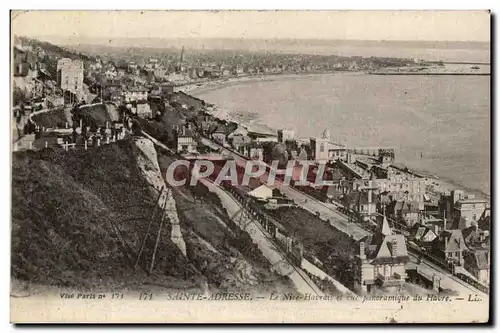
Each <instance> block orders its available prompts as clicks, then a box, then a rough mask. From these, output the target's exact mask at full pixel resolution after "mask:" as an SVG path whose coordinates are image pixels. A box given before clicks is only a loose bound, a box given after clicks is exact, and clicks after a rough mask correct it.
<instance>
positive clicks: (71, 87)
mask: <svg viewBox="0 0 500 333" xmlns="http://www.w3.org/2000/svg"><path fill="white" fill-rule="evenodd" d="M57 82H58V84H59V87H60V88H61V89H62V90H66V91H70V92H72V93H74V94H75V95H77V96H78V98H82V97H83V62H82V61H81V60H71V59H69V58H62V59H59V60H58V61H57Z"/></svg>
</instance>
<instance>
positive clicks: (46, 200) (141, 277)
mask: <svg viewBox="0 0 500 333" xmlns="http://www.w3.org/2000/svg"><path fill="white" fill-rule="evenodd" d="M136 149H137V148H136V147H135V146H134V145H133V143H132V142H131V141H130V140H128V141H122V142H118V143H116V144H113V145H107V146H105V147H102V149H99V150H94V151H87V152H82V153H76V154H74V153H71V152H63V151H54V150H52V149H46V150H42V151H39V152H31V151H28V152H23V153H15V154H14V155H13V170H12V178H13V183H12V275H13V276H14V277H15V278H18V279H21V280H28V281H30V282H36V283H44V284H49V285H57V286H73V287H79V288H82V287H84V288H92V289H95V288H100V287H109V286H116V285H122V284H126V285H139V284H142V283H145V282H153V281H155V279H156V278H155V275H153V276H147V274H145V272H144V269H146V268H147V265H146V263H144V267H143V270H141V271H138V272H136V273H133V268H132V266H133V265H132V262H133V261H134V260H135V252H136V249H138V248H139V242H140V238H141V237H142V235H143V234H144V232H145V228H146V226H145V225H146V224H147V221H148V220H149V218H150V214H151V213H150V212H151V211H152V208H153V206H154V204H155V201H156V199H157V195H156V194H155V193H154V192H153V191H151V189H150V187H149V185H148V184H147V183H146V182H145V180H144V179H143V178H142V177H141V175H140V172H139V170H138V168H137V166H136V162H135V154H136V153H137V152H136ZM145 221H146V222H145ZM117 230H119V234H120V235H121V236H122V237H123V239H124V240H125V243H124V244H122V243H121V242H120V240H119V236H118V232H117ZM159 254H161V255H159V256H158V258H159V260H158V261H157V266H156V267H157V269H156V272H157V273H158V274H162V273H167V276H168V278H169V279H171V282H172V285H177V284H181V285H182V286H184V287H188V286H190V285H191V286H194V287H197V284H196V283H194V282H192V281H194V280H192V281H191V282H192V283H190V282H189V281H190V279H196V278H199V277H200V274H199V273H198V272H196V270H195V269H193V268H192V267H191V266H190V265H188V264H187V263H186V260H185V258H183V256H182V255H181V254H180V253H179V251H178V250H177V249H176V247H175V246H174V245H173V244H172V242H171V241H170V239H169V234H168V232H164V233H163V237H162V241H161V246H160V249H159ZM148 256H149V257H150V254H148V253H146V254H145V257H146V258H147V257H148ZM131 273H133V274H131Z"/></svg>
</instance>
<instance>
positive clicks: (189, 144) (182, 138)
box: [177, 127, 198, 153]
mask: <svg viewBox="0 0 500 333" xmlns="http://www.w3.org/2000/svg"><path fill="white" fill-rule="evenodd" d="M197 146H198V143H197V142H196V139H195V137H194V134H193V132H192V131H191V130H190V129H186V128H185V127H183V128H182V130H181V131H180V132H179V133H177V152H178V153H180V152H187V153H195V152H197Z"/></svg>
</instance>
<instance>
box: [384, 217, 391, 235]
mask: <svg viewBox="0 0 500 333" xmlns="http://www.w3.org/2000/svg"><path fill="white" fill-rule="evenodd" d="M382 234H383V235H384V236H389V235H392V229H391V227H390V226H389V222H388V221H387V217H385V212H384V221H382Z"/></svg>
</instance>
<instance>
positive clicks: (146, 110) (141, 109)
mask: <svg viewBox="0 0 500 333" xmlns="http://www.w3.org/2000/svg"><path fill="white" fill-rule="evenodd" d="M136 108H137V109H136V112H137V115H138V116H139V117H141V118H146V119H149V118H152V117H153V111H152V110H151V107H150V106H149V104H148V102H146V101H140V102H138V103H137V107H136Z"/></svg>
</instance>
